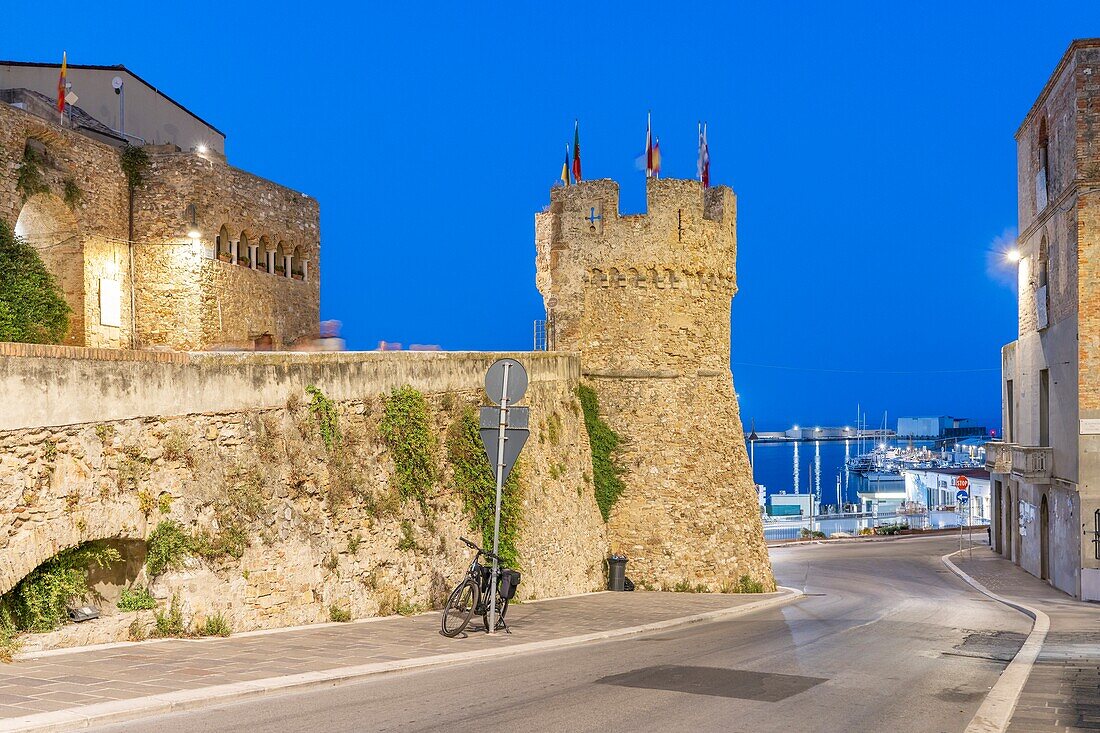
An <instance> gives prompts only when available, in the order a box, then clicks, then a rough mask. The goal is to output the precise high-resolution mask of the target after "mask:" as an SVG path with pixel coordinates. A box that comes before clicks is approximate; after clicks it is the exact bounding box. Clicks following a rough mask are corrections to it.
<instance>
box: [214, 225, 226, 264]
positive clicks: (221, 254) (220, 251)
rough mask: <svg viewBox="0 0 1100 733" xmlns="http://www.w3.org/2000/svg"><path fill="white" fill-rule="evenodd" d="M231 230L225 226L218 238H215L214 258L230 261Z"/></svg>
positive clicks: (219, 232) (220, 230) (219, 231)
mask: <svg viewBox="0 0 1100 733" xmlns="http://www.w3.org/2000/svg"><path fill="white" fill-rule="evenodd" d="M229 249H230V242H229V230H228V229H226V228H225V226H224V225H223V226H222V228H221V229H219V230H218V236H216V237H214V258H215V259H220V260H225V261H226V262H228V261H229V256H230V252H229Z"/></svg>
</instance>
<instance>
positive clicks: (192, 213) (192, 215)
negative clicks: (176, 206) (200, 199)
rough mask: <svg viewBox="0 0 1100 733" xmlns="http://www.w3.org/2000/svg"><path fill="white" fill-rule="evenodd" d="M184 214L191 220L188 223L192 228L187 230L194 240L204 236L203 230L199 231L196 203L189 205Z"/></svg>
mask: <svg viewBox="0 0 1100 733" xmlns="http://www.w3.org/2000/svg"><path fill="white" fill-rule="evenodd" d="M184 216H185V217H186V218H187V219H188V220H189V221H188V223H189V224H190V228H189V229H188V230H187V236H188V237H190V238H191V239H193V240H198V239H199V238H200V237H202V232H200V231H199V225H198V212H197V211H196V210H195V205H194V204H188V205H187V209H186V210H185V211H184Z"/></svg>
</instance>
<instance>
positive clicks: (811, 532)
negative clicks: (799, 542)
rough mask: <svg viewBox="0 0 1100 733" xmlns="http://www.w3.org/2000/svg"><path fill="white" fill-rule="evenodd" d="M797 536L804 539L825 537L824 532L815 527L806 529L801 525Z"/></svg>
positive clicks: (821, 538)
mask: <svg viewBox="0 0 1100 733" xmlns="http://www.w3.org/2000/svg"><path fill="white" fill-rule="evenodd" d="M798 536H799V537H800V538H802V539H804V540H823V539H825V533H824V532H820V531H818V530H816V529H807V528H806V527H803V528H802V529H801V530H799V532H798Z"/></svg>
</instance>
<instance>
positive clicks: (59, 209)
mask: <svg viewBox="0 0 1100 733" xmlns="http://www.w3.org/2000/svg"><path fill="white" fill-rule="evenodd" d="M58 71H59V68H58V66H57V65H56V64H27V63H16V62H0V219H3V220H4V221H6V222H8V223H9V224H10V225H12V226H13V227H14V229H15V231H16V233H17V234H19V235H20V236H22V237H24V238H25V239H26V240H27V241H28V242H30V243H31V244H32V245H33V246H34V247H35V248H36V249H37V250H38V251H39V253H40V255H41V256H42V258H43V260H44V262H45V263H46V266H47V268H48V269H49V270H50V271H51V273H52V274H53V275H54V277H55V279H56V280H57V282H58V284H59V286H60V287H61V289H62V291H63V292H64V295H65V299H66V301H67V302H68V304H69V306H70V308H71V309H72V313H71V316H70V327H69V332H68V336H67V337H66V340H65V343H66V344H68V345H74V346H91V347H102V348H131V349H132V348H138V349H144V348H167V349H175V350H204V349H209V348H212V347H230V348H246V349H253V348H259V349H270V348H279V347H283V346H287V345H291V344H293V343H295V342H296V341H299V340H300V339H303V338H309V337H312V336H315V335H316V331H317V328H318V320H319V311H320V268H319V257H320V225H319V211H318V206H317V202H316V201H314V200H313V199H311V198H309V197H308V196H306V195H305V194H302V193H299V192H297V191H292V190H290V189H288V188H285V187H283V186H279V185H277V184H275V183H272V182H270V181H266V180H264V179H262V178H259V177H258V176H254V175H252V174H250V173H247V172H245V171H242V170H239V169H237V168H234V167H232V166H230V165H228V164H227V162H226V159H225V156H224V154H223V153H222V150H223V148H224V135H223V134H222V133H220V132H219V131H218V130H217V129H215V128H213V127H212V126H210V125H209V124H208V123H205V122H204V121H203V120H201V119H200V118H198V117H197V116H195V115H194V114H193V113H191V112H190V111H188V110H187V109H185V108H184V107H182V106H181V105H179V104H178V103H176V102H174V101H173V100H171V99H170V98H167V97H165V96H164V95H163V93H161V92H159V91H158V90H156V89H155V88H153V87H152V86H151V85H149V84H147V83H146V82H145V81H144V80H142V79H141V78H140V77H137V76H136V75H134V74H132V73H131V72H129V71H128V70H127V69H125V68H124V67H120V66H119V67H99V66H76V65H74V66H70V67H69V77H68V78H69V79H71V80H72V82H73V84H74V89H75V90H78V91H79V92H80V94H81V97H82V100H81V101H82V102H85V103H86V104H88V105H89V108H90V109H92V110H93V111H94V112H95V114H94V115H93V114H91V113H89V112H87V111H86V110H85V108H84V107H79V106H78V107H70V108H69V109H68V110H67V111H66V112H65V115H64V119H63V121H62V120H61V119H59V115H58V112H57V109H56V106H55V105H56V102H55V99H54V98H55V97H56V94H57V93H56V84H57V78H58V76H57V74H58ZM113 79H117V80H118V83H119V85H120V86H124V87H125V89H126V90H127V92H126V93H127V94H129V95H130V102H129V111H128V112H127V116H126V119H127V120H130V124H129V125H128V126H127V127H128V129H127V131H124V130H122V129H121V128H122V127H123V126H124V125H123V120H122V118H121V112H120V114H119V117H114V116H113V115H114V112H113V111H112V107H114V106H117V105H116V104H115V101H114V100H115V98H116V95H115V93H114V90H113V89H112V87H111V84H112V80H113ZM51 86H52V90H51V89H50V87H51ZM51 91H52V96H51ZM100 117H103V118H105V119H106V121H101V120H100V119H99V118H100ZM112 125H114V126H112ZM142 136H144V137H142ZM135 149H137V150H141V151H143V152H144V154H145V155H144V156H143V157H145V158H146V160H147V163H145V164H144V165H139V166H137V168H133V167H131V172H130V177H128V175H127V172H126V171H125V170H124V162H125V160H126V156H127V155H128V154H129V153H130V152H131V151H133V150H135ZM130 160H131V161H132V160H134V159H133V158H130ZM135 172H136V174H137V176H138V177H139V178H140V179H141V180H140V181H138V180H137V179H136V178H134V177H133V175H134V173H135ZM131 184H135V185H131Z"/></svg>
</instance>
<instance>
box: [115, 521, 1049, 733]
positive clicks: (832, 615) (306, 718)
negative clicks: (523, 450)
mask: <svg viewBox="0 0 1100 733" xmlns="http://www.w3.org/2000/svg"><path fill="white" fill-rule="evenodd" d="M954 547H957V545H955V544H954V543H953V541H952V539H951V538H944V537H939V538H922V539H902V540H897V541H889V542H874V543H869V542H868V543H850V544H832V545H810V546H799V547H788V548H783V549H779V550H775V551H773V553H772V561H773V563H774V565H775V571H776V576H777V578H778V579H779V581H780V583H782V584H783V585H788V586H793V587H798V588H802V589H804V590H805V591H806V593H807V594H808V597H806V598H804V599H803V600H801V601H798V602H796V603H792V604H788V605H786V606H783V607H781V608H778V609H772V610H766V611H761V612H758V613H756V614H753V615H751V616H744V617H740V618H734V619H731V620H727V621H719V622H712V623H707V624H697V625H693V626H689V627H684V628H680V629H676V630H673V631H667V632H663V633H655V634H650V635H643V636H637V637H633V638H629V639H623V640H618V641H609V642H603V643H599V644H592V645H588V646H584V647H577V648H569V649H563V650H559V651H552V652H544V653H537V654H529V655H524V656H520V657H512V658H508V659H505V660H500V661H488V662H479V663H471V664H464V665H458V666H453V667H447V668H441V669H435V670H425V671H420V672H410V673H405V674H395V675H390V676H385V677H379V678H376V679H374V680H370V681H366V682H361V683H356V684H350V685H345V686H341V687H335V688H331V689H325V690H315V691H311V692H303V693H292V694H286V695H282V696H279V697H273V698H268V699H263V700H258V701H253V702H245V703H238V704H233V705H226V706H223V707H219V708H211V709H207V710H203V711H197V712H193V713H179V714H173V715H167V716H161V717H158V718H147V719H144V720H139V721H135V722H133V723H128V724H125V725H119V726H112V727H109V728H100V729H98V730H100V731H113V732H121V731H149V730H155V731H157V733H175V732H177V731H179V732H180V733H182V732H184V731H187V732H188V733H190V732H192V731H242V732H243V731H248V732H249V733H258V732H266V731H337V732H339V731H349V732H350V731H356V732H358V731H375V730H378V731H391V730H401V731H423V730H439V729H446V730H448V731H473V730H479V731H484V730H499V731H505V730H525V731H599V732H600V733H608V732H609V731H680V730H684V731H689V730H690V731H744V732H745V733H749V732H752V733H759V732H761V731H848V730H867V731H880V730H890V731H962V730H963V729H964V728H965V727H966V724H967V723H968V722H969V721H970V718H971V717H972V716H973V714H974V712H975V711H976V710H977V708H978V706H979V705H980V704H981V702H982V700H983V699H984V697H985V694H986V693H987V692H988V690H989V688H990V687H991V686H992V685H993V683H994V682H995V681H996V679H997V676H998V674H999V673H1000V671H1001V670H1002V669H1003V668H1004V666H1005V664H1006V662H1007V660H1008V659H1010V658H1011V657H1012V655H1013V654H1015V652H1016V649H1017V648H1018V647H1019V645H1020V643H1022V640H1023V638H1024V636H1025V635H1026V634H1027V631H1028V629H1029V628H1030V623H1029V622H1028V620H1027V619H1026V618H1025V617H1023V616H1022V615H1020V614H1019V613H1017V612H1015V611H1011V610H1009V609H1006V608H1004V607H1003V606H1001V605H999V604H997V603H994V602H993V601H990V600H988V599H986V598H984V597H983V596H981V595H979V594H977V593H975V592H974V591H973V590H972V589H970V588H969V586H967V585H965V584H964V583H962V582H961V581H960V580H958V579H957V578H956V577H955V576H954V575H952V574H950V573H949V572H948V571H947V569H946V568H944V567H943V565H942V563H940V560H939V558H940V555H942V554H944V553H946V552H950V551H951V550H952V549H953V548H954Z"/></svg>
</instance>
